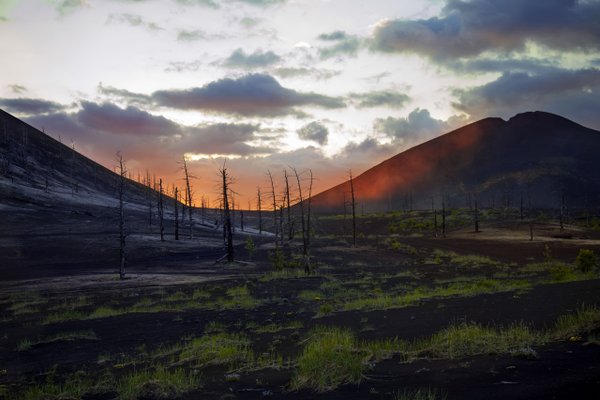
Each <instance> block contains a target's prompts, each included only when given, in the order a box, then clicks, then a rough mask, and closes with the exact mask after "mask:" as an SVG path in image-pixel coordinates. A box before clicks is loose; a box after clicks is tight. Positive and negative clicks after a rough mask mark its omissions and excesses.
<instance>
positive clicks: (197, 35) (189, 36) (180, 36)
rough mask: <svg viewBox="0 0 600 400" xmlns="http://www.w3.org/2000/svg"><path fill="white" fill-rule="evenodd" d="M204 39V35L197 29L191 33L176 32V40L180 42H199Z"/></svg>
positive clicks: (185, 31) (186, 31)
mask: <svg viewBox="0 0 600 400" xmlns="http://www.w3.org/2000/svg"><path fill="white" fill-rule="evenodd" d="M205 38H206V34H205V33H204V32H203V31H201V30H199V29H195V30H193V31H188V30H185V29H182V30H180V31H179V32H177V40H179V41H181V42H193V41H195V40H200V39H205Z"/></svg>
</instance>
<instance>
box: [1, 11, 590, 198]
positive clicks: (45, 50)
mask: <svg viewBox="0 0 600 400" xmlns="http://www.w3.org/2000/svg"><path fill="white" fill-rule="evenodd" d="M599 21H600V1H597V0H545V1H527V0H412V1H400V0H372V1H364V0H0V54H2V60H1V61H0V108H2V109H3V110H5V111H7V112H10V113H12V114H14V115H16V116H18V117H20V118H22V119H24V120H26V121H27V122H29V123H30V124H32V125H33V126H35V127H36V128H38V129H43V130H44V131H45V132H46V133H47V134H49V135H51V136H52V137H54V138H56V139H60V140H61V141H62V142H63V143H65V144H68V145H69V146H74V147H75V149H76V150H78V151H80V152H81V153H83V154H84V155H86V156H88V157H90V158H92V159H94V160H96V161H98V162H100V163H101V164H103V165H105V166H106V167H108V168H111V169H112V168H114V167H115V165H116V153H117V152H120V153H121V154H122V155H123V157H124V158H125V160H126V161H127V167H128V169H129V171H130V172H131V173H132V175H133V176H134V177H137V174H138V172H139V173H141V174H144V173H145V171H146V170H148V171H150V173H151V174H155V175H156V176H159V177H162V178H164V180H165V181H166V182H168V184H169V185H172V184H175V185H178V186H183V180H182V171H181V160H182V158H183V157H186V159H187V160H188V162H189V166H190V170H191V172H192V174H193V175H194V177H195V179H194V180H193V182H192V183H193V186H194V192H195V197H196V199H198V198H199V197H200V196H202V195H205V196H207V197H208V198H211V199H216V198H217V196H218V195H217V193H218V176H217V173H218V168H219V167H220V166H221V165H223V163H224V162H225V161H226V163H227V164H226V165H227V166H228V169H229V171H230V173H231V175H232V176H233V178H234V180H235V184H234V189H235V191H236V192H237V193H238V202H239V203H241V205H242V206H246V205H247V204H249V203H251V205H252V207H254V202H255V201H254V199H255V196H256V191H257V187H261V188H262V190H263V192H266V191H267V190H268V187H269V183H268V180H267V171H271V172H272V174H273V175H274V176H275V178H276V186H277V187H276V189H277V190H278V191H279V190H281V188H282V175H283V170H284V169H287V170H288V171H289V170H290V169H291V168H296V169H297V171H298V172H299V173H300V174H301V176H303V177H304V178H306V176H307V175H306V174H307V172H306V171H308V169H311V170H312V171H313V174H314V176H315V178H316V180H315V183H314V191H315V192H319V191H321V190H325V189H327V188H328V187H330V186H332V185H335V184H338V183H341V182H343V181H344V180H345V179H346V178H347V175H348V171H349V170H352V172H353V174H354V175H355V176H356V175H358V174H360V173H361V172H364V171H365V170H367V169H368V168H370V167H372V166H374V165H376V164H377V163H379V162H381V161H383V160H385V159H386V158H389V157H391V156H393V155H395V154H397V153H399V152H401V151H403V150H405V149H407V148H410V147H412V146H414V145H416V144H419V143H422V142H424V141H427V140H430V139H432V138H434V137H436V136H438V135H440V134H443V133H446V132H449V131H451V130H453V129H456V128H459V127H461V126H463V125H465V124H468V123H471V122H474V121H477V120H479V119H481V118H485V117H501V118H504V119H508V118H510V117H512V116H514V115H515V114H517V113H520V112H525V111H534V110H541V111H547V112H553V113H557V114H560V115H562V116H564V117H567V118H569V119H572V120H574V121H575V122H578V123H580V124H582V125H585V126H588V127H590V128H594V129H600V112H599V111H598V110H600V51H599V50H600V22H599Z"/></svg>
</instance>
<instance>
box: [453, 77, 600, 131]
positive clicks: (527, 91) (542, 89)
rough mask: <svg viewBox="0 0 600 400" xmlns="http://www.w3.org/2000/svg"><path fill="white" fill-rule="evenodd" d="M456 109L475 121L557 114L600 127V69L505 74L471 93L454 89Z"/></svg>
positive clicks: (471, 90) (467, 90)
mask: <svg viewBox="0 0 600 400" xmlns="http://www.w3.org/2000/svg"><path fill="white" fill-rule="evenodd" d="M454 95H455V96H456V97H457V101H456V102H454V103H453V106H454V107H455V108H457V109H458V110H461V111H464V112H466V113H468V114H469V115H472V116H475V117H481V116H488V115H499V116H504V117H508V116H511V115H514V114H516V113H518V112H522V111H525V110H533V109H535V110H544V111H550V112H556V113H559V114H561V115H564V116H567V117H569V118H573V119H575V120H576V121H577V122H580V123H586V124H588V125H593V126H594V127H596V128H598V127H600V117H597V116H596V115H598V112H597V110H598V106H599V105H600V100H599V99H600V70H599V69H593V68H589V69H579V70H565V69H558V68H554V69H546V70H543V71H540V72H538V73H527V72H506V73H503V74H502V75H501V76H500V77H499V78H498V79H496V80H494V81H492V82H489V83H486V84H484V85H481V86H477V87H473V88H470V89H455V90H454Z"/></svg>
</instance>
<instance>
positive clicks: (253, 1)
mask: <svg viewBox="0 0 600 400" xmlns="http://www.w3.org/2000/svg"><path fill="white" fill-rule="evenodd" d="M233 1H236V2H238V3H246V4H250V5H252V6H257V7H268V6H274V5H277V4H283V3H285V2H286V1H287V0H233Z"/></svg>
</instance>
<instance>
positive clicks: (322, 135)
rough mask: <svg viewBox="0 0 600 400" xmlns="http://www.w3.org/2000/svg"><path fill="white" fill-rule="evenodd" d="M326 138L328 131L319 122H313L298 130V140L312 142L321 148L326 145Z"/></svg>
mask: <svg viewBox="0 0 600 400" xmlns="http://www.w3.org/2000/svg"><path fill="white" fill-rule="evenodd" d="M328 136H329V130H328V129H327V127H326V126H325V125H323V124H322V123H321V122H319V121H313V122H311V123H310V124H307V125H304V126H303V127H302V128H300V129H299V130H298V137H299V138H300V139H302V140H309V141H313V142H315V143H318V144H320V145H321V146H323V145H325V144H327V139H328Z"/></svg>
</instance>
